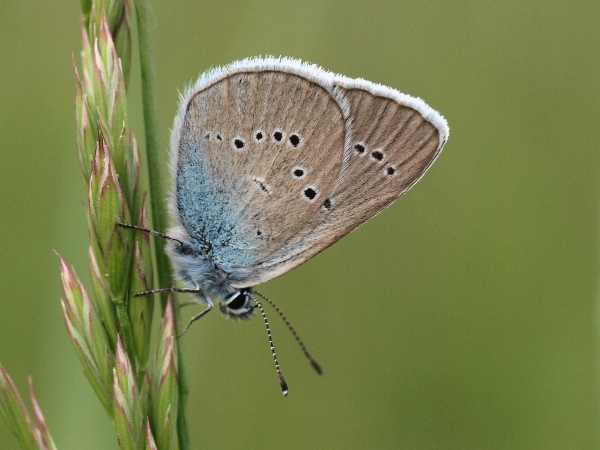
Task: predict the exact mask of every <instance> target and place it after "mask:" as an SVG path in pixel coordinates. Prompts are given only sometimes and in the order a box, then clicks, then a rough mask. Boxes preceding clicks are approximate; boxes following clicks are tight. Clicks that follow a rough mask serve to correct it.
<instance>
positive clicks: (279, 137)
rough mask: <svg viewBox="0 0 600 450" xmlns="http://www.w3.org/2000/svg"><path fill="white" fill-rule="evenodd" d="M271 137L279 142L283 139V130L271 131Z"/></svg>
mask: <svg viewBox="0 0 600 450" xmlns="http://www.w3.org/2000/svg"><path fill="white" fill-rule="evenodd" d="M273 139H275V140H276V141H277V142H281V140H282V139H283V131H281V130H275V131H274V132H273Z"/></svg>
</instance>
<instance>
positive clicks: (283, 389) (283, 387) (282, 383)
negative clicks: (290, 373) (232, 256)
mask: <svg viewBox="0 0 600 450" xmlns="http://www.w3.org/2000/svg"><path fill="white" fill-rule="evenodd" d="M246 294H247V295H249V296H250V298H252V300H254V303H256V306H258V308H259V309H260V312H261V314H262V316H263V320H264V321H265V325H266V326H267V334H268V335H269V344H270V345H271V353H272V354H273V361H275V370H277V376H278V377H279V384H280V386H281V392H282V393H283V396H284V397H287V395H288V392H289V389H288V386H287V383H286V382H285V378H283V374H282V373H281V369H280V368H279V361H277V354H276V353H275V346H274V345H273V338H272V337H271V328H270V327H269V321H268V320H267V315H266V314H265V310H264V308H263V306H262V304H261V303H260V302H259V301H258V300H257V299H256V297H255V296H254V295H252V292H250V291H248V292H247V293H246Z"/></svg>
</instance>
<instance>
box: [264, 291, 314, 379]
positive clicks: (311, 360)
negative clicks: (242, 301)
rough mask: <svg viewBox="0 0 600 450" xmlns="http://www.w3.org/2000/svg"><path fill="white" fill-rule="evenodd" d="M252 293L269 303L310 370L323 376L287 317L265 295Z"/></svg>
mask: <svg viewBox="0 0 600 450" xmlns="http://www.w3.org/2000/svg"><path fill="white" fill-rule="evenodd" d="M253 292H254V293H256V294H258V295H260V296H261V297H262V298H264V299H265V300H266V301H267V303H269V305H271V306H272V307H273V309H274V310H275V311H277V314H279V317H281V320H283V322H284V323H285V324H286V325H287V327H288V329H289V330H290V331H291V332H292V334H293V335H294V338H295V339H296V342H297V343H298V345H300V348H301V349H302V352H303V353H304V356H306V359H308V362H309V363H310V365H311V366H312V368H313V369H315V372H317V373H318V374H319V375H323V369H321V366H320V365H319V363H318V362H317V361H315V359H314V358H313V357H312V356H311V355H310V353H308V350H307V349H306V346H305V345H304V342H302V339H300V336H298V333H296V330H294V327H293V326H292V324H291V323H290V321H289V320H287V317H285V315H284V314H283V312H282V311H281V310H280V309H279V307H278V306H277V305H276V304H275V303H273V301H272V300H270V299H268V298H267V297H266V296H265V295H263V294H261V293H260V292H258V291H253ZM253 298H254V297H253Z"/></svg>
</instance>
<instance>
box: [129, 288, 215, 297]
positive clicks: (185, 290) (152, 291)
mask: <svg viewBox="0 0 600 450" xmlns="http://www.w3.org/2000/svg"><path fill="white" fill-rule="evenodd" d="M161 292H181V293H184V294H202V295H204V294H203V293H202V291H201V290H200V288H176V287H170V288H162V289H150V290H149V291H144V292H138V293H136V294H133V296H134V297H142V296H144V295H148V294H159V293H161Z"/></svg>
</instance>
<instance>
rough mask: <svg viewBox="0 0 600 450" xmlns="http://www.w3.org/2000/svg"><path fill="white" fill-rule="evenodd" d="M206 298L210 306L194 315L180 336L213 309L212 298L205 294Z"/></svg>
mask: <svg viewBox="0 0 600 450" xmlns="http://www.w3.org/2000/svg"><path fill="white" fill-rule="evenodd" d="M204 299H205V300H206V303H208V307H207V308H206V309H205V310H204V311H201V312H200V313H198V314H196V315H195V316H194V317H192V318H191V319H190V321H189V322H188V324H187V325H186V326H185V328H184V329H183V331H182V332H181V333H180V334H179V335H178V336H177V337H178V338H180V337H181V336H183V335H184V334H185V332H186V331H187V330H188V328H189V327H190V326H191V325H192V324H193V323H194V322H195V321H196V320H198V319H201V318H202V317H204V316H205V315H206V314H207V313H208V312H209V311H210V310H212V309H213V303H212V301H211V300H210V298H208V297H206V296H204Z"/></svg>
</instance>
